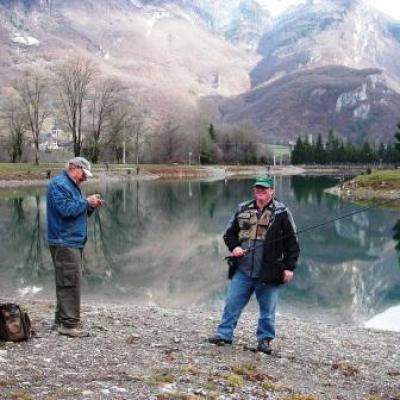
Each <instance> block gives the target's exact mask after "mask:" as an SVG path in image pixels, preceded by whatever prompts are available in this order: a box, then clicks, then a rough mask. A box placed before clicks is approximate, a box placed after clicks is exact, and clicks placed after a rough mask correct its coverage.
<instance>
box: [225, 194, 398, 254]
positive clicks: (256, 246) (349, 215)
mask: <svg viewBox="0 0 400 400" xmlns="http://www.w3.org/2000/svg"><path fill="white" fill-rule="evenodd" d="M399 200H400V197H396V198H394V199H388V200H385V201H382V202H380V203H376V204H373V205H371V206H368V207H363V208H361V209H359V210H355V211H352V212H349V213H347V214H343V215H340V216H339V217H336V218H332V219H329V220H327V221H325V222H321V223H319V224H314V225H310V226H308V227H306V228H302V229H299V230H296V231H295V232H294V234H295V235H299V234H301V233H305V232H309V231H312V230H314V229H317V228H321V227H323V226H325V225H329V224H331V223H333V222H336V221H340V220H342V219H345V218H349V217H351V216H353V215H356V214H360V213H362V212H365V211H368V210H371V209H373V208H378V207H381V206H384V205H385V204H390V203H393V202H394V201H399ZM287 237H289V235H285V236H282V237H280V238H277V239H275V240H271V241H268V243H274V242H277V241H279V240H282V239H285V238H287ZM262 246H264V242H263V243H259V244H257V245H255V246H253V247H250V248H249V249H246V253H245V254H248V253H250V252H251V251H254V250H256V249H258V248H259V247H262ZM234 258H240V257H235V256H232V255H231V256H226V257H225V258H224V260H231V259H234Z"/></svg>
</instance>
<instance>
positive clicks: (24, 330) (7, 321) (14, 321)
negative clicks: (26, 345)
mask: <svg viewBox="0 0 400 400" xmlns="http://www.w3.org/2000/svg"><path fill="white" fill-rule="evenodd" d="M31 337H32V330H31V320H30V319H29V316H28V314H27V313H26V312H25V311H23V310H22V309H21V307H20V306H19V305H18V304H13V303H5V304H0V340H6V341H11V342H20V341H22V340H28V339H30V338H31Z"/></svg>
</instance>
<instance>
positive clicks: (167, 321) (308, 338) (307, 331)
mask: <svg viewBox="0 0 400 400" xmlns="http://www.w3.org/2000/svg"><path fill="white" fill-rule="evenodd" d="M6 300H7V299H2V302H5V301H6ZM24 306H25V307H26V309H27V310H28V312H29V314H30V316H31V318H32V320H33V325H34V328H35V330H36V331H37V335H38V337H36V338H34V339H32V340H31V341H29V342H23V343H11V342H7V343H5V342H0V399H1V400H5V399H10V400H11V399H14V400H15V399H22V400H32V399H35V400H36V399H40V400H50V399H51V400H53V399H54V400H55V399H57V400H58V399H66V400H70V399H88V400H91V399H96V400H99V399H153V400H156V399H158V400H167V399H219V400H228V399H232V400H233V399H249V400H251V399H267V398H268V399H287V400H316V399H341V400H344V399H354V400H389V399H391V400H399V399H400V334H399V333H394V332H382V331H373V330H368V329H362V328H357V327H353V326H348V325H342V326H338V325H328V324H324V323H319V322H315V323H311V322H305V321H302V320H300V319H296V318H293V317H288V316H279V318H278V321H277V331H278V335H279V336H278V338H277V339H276V340H275V341H274V351H273V354H272V355H265V354H262V353H256V352H253V351H252V350H251V348H250V349H247V348H246V346H254V345H255V338H254V332H255V329H256V327H255V326H256V317H257V316H256V315H255V314H253V313H245V314H244V315H243V316H242V318H241V321H240V323H239V326H238V328H237V336H236V338H235V341H234V344H233V345H232V346H215V345H210V344H208V343H206V342H205V339H206V338H207V336H208V335H209V334H210V333H212V331H213V329H214V327H215V325H216V324H217V322H218V320H219V317H220V313H215V312H208V311H202V310H175V309H174V310H172V309H161V308H157V307H136V306H119V305H99V304H96V305H95V304H88V303H86V304H85V305H84V306H83V309H82V319H83V322H84V326H85V327H86V328H88V329H89V331H90V332H91V336H90V337H88V338H84V339H71V338H67V337H64V336H60V335H58V334H57V333H56V332H54V331H52V330H51V329H50V327H51V320H52V315H53V311H54V308H53V307H54V305H53V302H49V301H31V302H27V303H25V304H24Z"/></svg>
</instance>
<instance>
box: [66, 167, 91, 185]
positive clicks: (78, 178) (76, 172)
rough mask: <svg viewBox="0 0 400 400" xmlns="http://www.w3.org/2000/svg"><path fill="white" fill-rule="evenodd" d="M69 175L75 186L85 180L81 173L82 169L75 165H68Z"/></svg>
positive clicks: (83, 174)
mask: <svg viewBox="0 0 400 400" xmlns="http://www.w3.org/2000/svg"><path fill="white" fill-rule="evenodd" d="M69 173H70V175H71V177H72V179H73V180H74V181H75V182H76V183H77V185H79V184H81V183H82V182H85V181H86V180H87V176H86V174H85V172H84V171H83V168H82V167H78V166H76V165H70V168H69Z"/></svg>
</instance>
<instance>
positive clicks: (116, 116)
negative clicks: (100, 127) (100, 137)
mask: <svg viewBox="0 0 400 400" xmlns="http://www.w3.org/2000/svg"><path fill="white" fill-rule="evenodd" d="M130 115H131V114H130V108H129V106H128V105H127V104H124V103H122V104H120V107H118V108H116V110H115V112H114V113H113V114H112V116H111V120H110V128H109V132H108V135H107V140H106V143H105V144H106V146H107V147H108V148H109V149H110V151H111V153H112V157H113V158H114V161H115V162H117V163H121V162H122V161H124V157H125V142H126V137H127V126H128V124H129V122H130Z"/></svg>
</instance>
